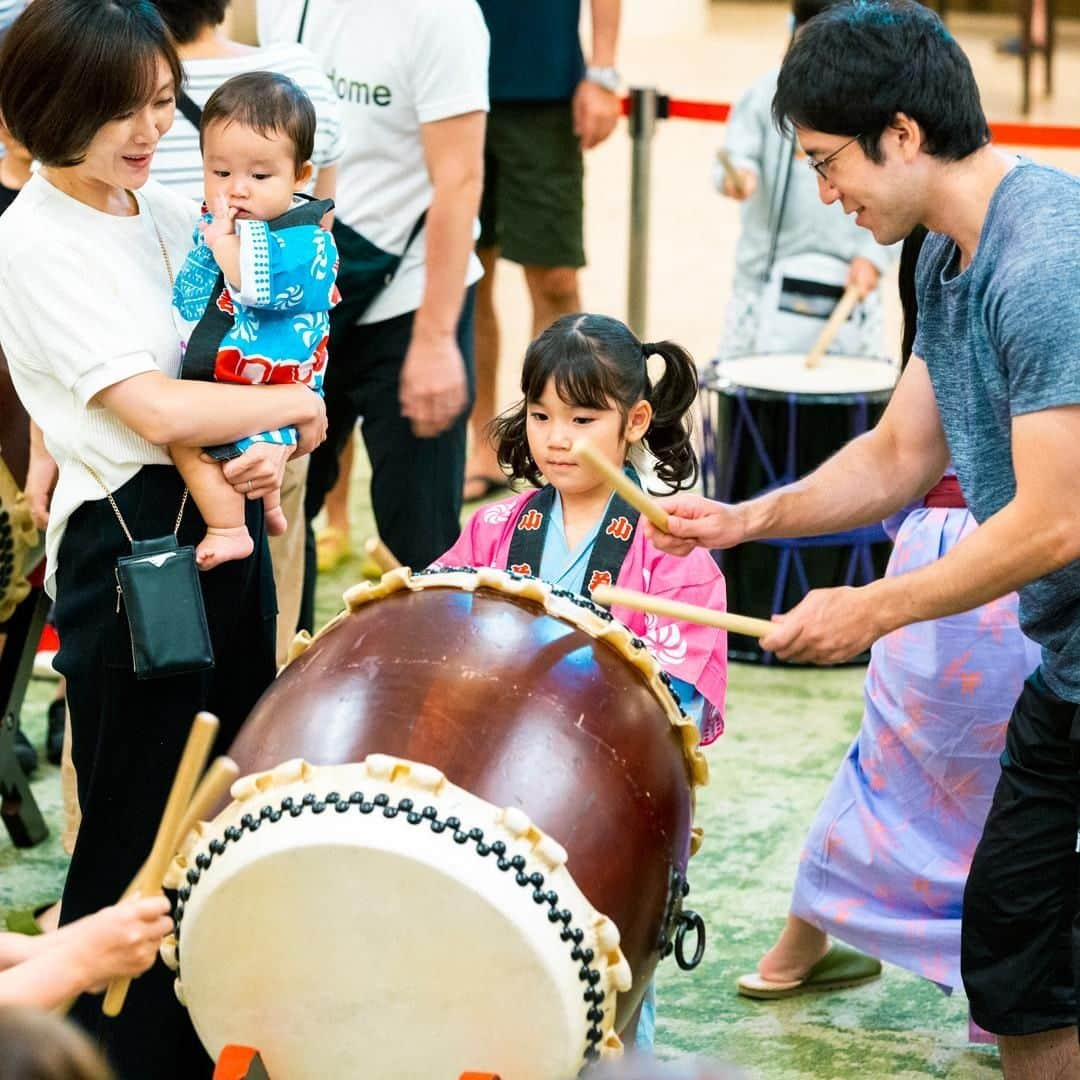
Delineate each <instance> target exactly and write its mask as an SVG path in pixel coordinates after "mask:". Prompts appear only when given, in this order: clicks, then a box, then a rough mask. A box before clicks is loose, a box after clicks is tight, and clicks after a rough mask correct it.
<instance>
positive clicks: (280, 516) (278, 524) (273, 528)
mask: <svg viewBox="0 0 1080 1080" xmlns="http://www.w3.org/2000/svg"><path fill="white" fill-rule="evenodd" d="M263 520H264V521H265V522H266V531H267V532H268V533H269V534H270V535H271V536H284V534H285V530H286V529H288V527H289V522H288V520H287V519H286V517H285V512H284V511H283V510H282V509H281V507H280V506H275V507H273V508H272V509H269V510H265V509H264V511H263Z"/></svg>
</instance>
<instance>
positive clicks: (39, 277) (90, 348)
mask: <svg viewBox="0 0 1080 1080" xmlns="http://www.w3.org/2000/svg"><path fill="white" fill-rule="evenodd" d="M135 197H136V199H137V200H138V204H139V213H138V214H137V215H134V216H132V217H117V216H115V215H112V214H106V213H103V212H101V211H99V210H94V209H92V208H91V207H89V206H86V205H85V204H84V203H81V202H79V201H78V200H77V199H73V198H71V197H70V196H69V195H65V194H64V193H63V192H61V191H59V190H58V189H57V188H55V187H53V185H52V184H50V183H49V181H48V180H46V179H45V178H44V177H43V176H41V175H40V174H38V175H36V176H34V177H32V178H31V179H30V181H29V183H27V185H26V186H25V187H24V188H23V189H22V191H21V192H20V193H19V196H18V198H16V200H15V201H14V202H13V203H12V204H11V206H10V207H9V208H8V210H7V212H6V213H5V214H4V215H3V216H2V217H0V346H2V347H3V350H4V353H5V355H6V356H7V360H8V365H9V367H10V369H11V377H12V381H13V382H14V384H15V389H16V391H17V392H18V394H19V398H20V399H21V400H22V403H23V404H24V405H25V406H26V409H27V411H28V412H29V413H30V415H31V417H33V419H34V421H35V422H36V423H37V425H38V426H39V427H40V428H41V430H42V432H43V434H44V437H45V445H46V446H47V447H48V450H49V453H51V454H52V456H53V457H54V458H55V459H56V463H57V465H58V466H59V479H58V481H57V484H56V490H55V491H54V493H53V498H52V505H51V509H50V514H49V528H48V532H47V535H46V556H47V559H48V562H47V566H46V588H47V589H48V591H49V593H50V595H52V594H53V593H54V582H55V576H56V567H57V552H58V551H59V548H60V541H61V539H62V538H63V535H64V526H65V525H66V524H67V520H68V518H69V517H70V516H71V515H72V514H73V513H74V512H75V510H77V509H78V507H79V506H80V505H81V504H82V503H84V502H89V501H91V500H93V499H101V498H104V494H105V493H104V492H103V491H102V489H101V487H100V485H99V484H98V482H97V481H96V480H95V479H94V478H93V477H92V476H91V475H90V473H89V471H88V470H87V469H86V467H85V466H84V464H83V462H85V463H86V464H89V465H91V466H93V468H94V469H96V470H97V471H98V473H99V474H100V475H101V477H102V479H103V480H104V482H105V484H106V485H107V486H108V488H109V490H110V491H115V490H116V489H117V488H119V487H120V486H122V485H123V484H125V483H126V482H127V481H128V480H130V479H131V478H132V477H133V476H134V475H135V473H137V472H138V471H139V469H140V468H141V467H142V466H143V465H167V464H169V463H170V458H169V455H168V453H167V451H166V450H165V448H164V447H161V446H154V445H152V444H151V443H149V442H147V441H146V440H145V439H144V438H142V436H140V435H138V434H136V433H135V432H134V431H132V430H131V428H129V427H127V426H126V425H125V424H124V423H123V422H122V421H121V420H120V419H119V417H117V416H116V415H115V414H114V413H112V412H110V411H109V410H108V409H106V408H105V407H104V406H102V405H100V404H97V403H95V404H91V398H93V397H94V395H95V394H97V393H98V392H99V391H101V390H103V389H105V388H106V387H109V386H112V385H114V384H115V383H118V382H121V381H123V380H124V379H128V378H131V377H132V376H133V375H141V374H143V373H145V372H148V371H153V370H154V369H155V368H156V369H157V370H159V371H162V372H164V373H165V374H166V375H169V376H171V377H173V378H175V377H176V375H177V374H178V373H179V369H180V338H179V336H178V334H177V330H176V327H175V326H174V325H173V320H172V290H171V287H170V284H169V275H168V273H167V272H166V268H165V261H164V258H163V256H162V251H161V244H160V243H159V242H158V233H157V232H156V231H155V228H154V225H155V223H156V224H157V228H158V230H160V233H161V239H162V241H163V242H164V244H165V246H166V247H167V249H168V252H169V258H170V259H171V261H172V265H173V267H174V269H178V268H179V267H180V266H181V265H182V264H183V261H184V258H185V257H186V255H187V252H188V250H189V248H190V247H191V234H192V228H193V227H194V224H195V220H196V217H197V207H196V206H195V205H194V204H193V203H191V202H190V201H188V200H187V199H184V198H181V197H180V196H178V195H176V194H174V193H172V192H170V191H167V190H166V189H165V188H163V187H161V185H159V184H157V183H155V182H154V181H152V180H151V181H148V182H147V183H146V184H145V185H144V186H143V188H142V189H141V190H139V191H137V192H135ZM119 527H120V526H119V524H117V528H118V529H119ZM105 572H107V568H104V569H103V570H102V573H105Z"/></svg>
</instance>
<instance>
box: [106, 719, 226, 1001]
mask: <svg viewBox="0 0 1080 1080" xmlns="http://www.w3.org/2000/svg"><path fill="white" fill-rule="evenodd" d="M217 731H218V718H217V717H216V716H214V715H213V714H212V713H208V712H201V713H198V714H197V715H196V717H195V719H194V721H193V722H192V725H191V732H190V734H189V735H188V738H187V743H186V744H185V745H184V752H183V754H182V755H181V757H180V764H179V765H178V766H177V767H176V776H175V777H173V782H172V787H171V788H170V789H169V797H168V800H167V801H166V803H165V811H164V813H163V814H162V815H161V823H160V824H159V825H158V830H157V835H156V836H155V837H154V843H153V846H152V847H151V848H150V856H149V858H148V859H147V860H146V864H145V866H143V868H142V869H141V870H140V871H139V873H138V874H136V875H135V881H134V882H133V883H132V884H133V885H134V886H135V887H136V888H137V889H138V891H139V892H140V893H141V894H142V895H143V896H152V895H153V894H154V893H157V892H160V891H161V883H162V881H163V879H164V877H165V871H166V870H167V869H168V868H169V863H170V862H171V861H172V858H173V855H174V854H175V852H176V843H177V833H178V830H179V827H180V825H181V824H182V823H183V821H184V818H185V817H186V813H187V809H188V807H189V806H190V805H191V797H192V794H193V793H194V791H195V786H196V784H198V782H199V776H200V774H201V773H202V771H203V768H204V766H205V765H206V759H207V758H208V757H209V756H210V748H211V747H212V746H213V744H214V738H215V737H216V736H217ZM129 986H131V979H130V978H127V977H125V978H121V979H113V980H112V981H111V982H110V983H109V988H108V990H106V992H105V1000H104V1001H103V1002H102V1005H101V1011H102V1012H103V1013H104V1014H105V1015H106V1016H117V1015H119V1013H120V1010H121V1009H122V1008H123V1007H124V1001H125V1000H126V999H127V992H128V987H129Z"/></svg>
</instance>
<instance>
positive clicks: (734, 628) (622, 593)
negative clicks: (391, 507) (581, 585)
mask: <svg viewBox="0 0 1080 1080" xmlns="http://www.w3.org/2000/svg"><path fill="white" fill-rule="evenodd" d="M570 454H571V456H572V457H573V458H574V460H575V461H577V463H578V464H579V465H584V466H585V467H586V468H588V469H592V470H593V472H596V473H599V474H600V476H601V477H602V478H603V480H604V482H605V483H607V484H609V485H610V486H611V487H613V488H614V489H615V491H617V492H618V493H619V494H620V495H621V496H622V497H623V498H624V499H625V500H626V501H627V502H628V503H629V504H630V505H631V506H632V507H634V509H635V510H639V511H640V512H641V513H642V514H644V515H645V517H647V518H648V519H649V521H651V522H652V523H653V525H655V526H656V527H657V528H658V529H659V530H660V531H661V532H670V529H669V527H668V515H667V513H666V512H665V511H664V508H663V507H662V506H661V505H660V504H659V503H658V502H657V501H656V500H655V499H654V498H653V497H652V496H651V495H648V494H647V493H646V492H644V491H642V490H641V488H639V487H638V486H637V484H635V483H634V482H633V480H631V479H630V478H629V477H628V476H627V475H626V474H625V473H624V472H622V470H620V469H616V468H615V466H614V465H612V464H611V462H610V461H608V459H607V458H605V457H603V456H602V455H600V454H598V453H597V452H596V450H595V449H594V448H593V447H592V446H591V445H590V444H589V442H588V441H587V440H586V439H579V440H578V441H577V442H576V443H574V445H573V447H572V448H571V450H570ZM364 548H365V550H366V551H367V553H368V555H369V556H371V558H372V560H373V561H374V562H375V563H376V564H377V565H378V566H379V568H380V569H381V570H382V571H383V572H384V573H386V572H388V571H390V570H394V569H396V568H397V567H399V566H400V565H401V563H399V562H398V561H397V559H395V558H394V556H393V554H392V553H391V552H390V550H389V549H388V548H387V547H386V545H385V544H384V543H383V542H382V541H381V540H377V539H372V540H369V541H368V542H367V543H366V544H365V545H364ZM592 598H593V600H595V601H596V602H597V603H598V604H604V605H605V606H607V607H611V606H612V605H613V604H618V605H619V606H620V607H628V608H633V609H634V610H635V611H644V612H647V613H648V614H650V615H663V616H664V617H665V618H669V619H679V620H681V621H683V622H692V623H700V624H701V625H702V626H716V627H719V628H720V629H721V630H728V631H730V632H731V633H733V634H745V635H746V636H747V637H757V638H760V637H764V636H765V635H766V634H767V633H769V631H770V630H772V629H774V627H773V624H772V623H770V622H768V621H767V620H766V619H754V618H751V617H750V616H749V615H735V614H733V613H732V612H730V611H713V610H711V609H710V608H705V607H700V606H698V605H696V604H683V603H680V602H679V601H677V600H665V599H664V598H663V597H659V596H648V595H647V594H646V593H641V592H636V591H634V590H633V589H620V588H617V587H616V586H614V585H597V587H596V588H595V589H593V590H592Z"/></svg>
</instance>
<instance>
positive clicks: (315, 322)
mask: <svg viewBox="0 0 1080 1080" xmlns="http://www.w3.org/2000/svg"><path fill="white" fill-rule="evenodd" d="M327 326H328V320H327V318H326V316H325V315H322V314H317V315H316V314H309V315H297V316H296V318H295V319H293V321H292V328H293V330H295V331H296V333H297V334H298V335H299V337H300V340H301V341H302V342H303V344H304V348H306V349H314V348H315V346H316V345H318V344H319V342H320V341H322V339H323V337H324V336H325V335H326V331H327Z"/></svg>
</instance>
